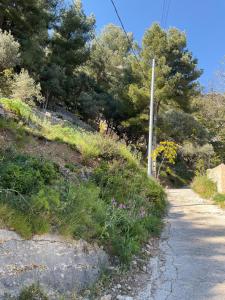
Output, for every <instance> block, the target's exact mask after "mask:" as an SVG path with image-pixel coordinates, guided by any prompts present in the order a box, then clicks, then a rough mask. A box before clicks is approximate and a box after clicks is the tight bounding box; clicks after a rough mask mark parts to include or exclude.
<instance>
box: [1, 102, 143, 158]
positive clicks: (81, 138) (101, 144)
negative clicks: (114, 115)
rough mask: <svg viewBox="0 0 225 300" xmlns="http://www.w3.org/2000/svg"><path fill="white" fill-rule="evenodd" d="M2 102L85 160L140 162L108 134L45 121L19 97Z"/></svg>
mask: <svg viewBox="0 0 225 300" xmlns="http://www.w3.org/2000/svg"><path fill="white" fill-rule="evenodd" d="M0 104H2V105H3V107H4V108H5V109H7V110H10V111H12V112H14V113H15V114H16V115H17V116H18V117H20V118H21V119H22V120H25V121H26V122H32V123H33V124H34V125H36V127H38V128H39V129H38V131H33V133H36V134H38V135H39V136H40V135H41V136H43V137H45V138H46V139H48V140H57V141H61V142H64V143H67V144H69V145H71V146H72V147H74V148H75V149H77V150H78V151H79V152H80V153H81V154H82V157H83V160H84V161H85V160H90V159H93V158H97V157H100V158H103V159H105V160H112V159H113V158H120V157H121V158H123V159H125V160H127V161H130V162H131V163H134V164H138V159H137V158H136V157H135V156H134V155H133V154H132V153H131V152H130V151H129V149H128V148H127V147H126V146H125V144H124V143H121V142H116V141H114V140H113V139H111V138H110V137H108V136H102V135H100V134H98V133H92V132H87V131H85V130H81V129H79V128H77V129H75V128H74V127H69V126H62V125H51V124H50V123H48V122H43V121H42V120H41V119H39V118H38V117H37V116H35V111H32V109H31V108H30V107H29V106H28V105H27V104H26V103H24V102H22V101H21V100H18V99H13V100H11V99H7V98H0ZM31 131H32V130H31Z"/></svg>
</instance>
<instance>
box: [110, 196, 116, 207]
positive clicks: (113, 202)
mask: <svg viewBox="0 0 225 300" xmlns="http://www.w3.org/2000/svg"><path fill="white" fill-rule="evenodd" d="M111 204H112V206H114V207H115V206H117V202H116V200H115V198H112V201H111Z"/></svg>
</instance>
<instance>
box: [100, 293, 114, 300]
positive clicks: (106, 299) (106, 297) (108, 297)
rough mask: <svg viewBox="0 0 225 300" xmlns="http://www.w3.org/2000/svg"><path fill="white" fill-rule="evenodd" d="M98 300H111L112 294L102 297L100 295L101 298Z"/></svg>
mask: <svg viewBox="0 0 225 300" xmlns="http://www.w3.org/2000/svg"><path fill="white" fill-rule="evenodd" d="M100 300H112V295H110V294H109V295H105V296H103V297H101V299H100Z"/></svg>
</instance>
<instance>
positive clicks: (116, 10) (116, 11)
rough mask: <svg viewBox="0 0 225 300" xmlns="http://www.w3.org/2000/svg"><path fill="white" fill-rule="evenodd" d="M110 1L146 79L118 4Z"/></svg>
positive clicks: (112, 0)
mask: <svg viewBox="0 0 225 300" xmlns="http://www.w3.org/2000/svg"><path fill="white" fill-rule="evenodd" d="M110 1H111V3H112V5H113V7H114V10H115V13H116V15H117V18H118V19H119V22H120V25H121V27H122V29H123V31H124V33H125V36H126V38H127V40H128V43H129V45H130V48H131V50H132V52H133V54H134V57H135V59H136V61H137V63H138V65H139V67H140V69H141V71H142V73H143V75H144V77H146V75H145V72H144V70H143V68H142V66H141V64H140V62H139V60H138V57H137V55H136V52H135V50H134V48H133V45H132V43H131V41H130V38H129V36H128V34H127V31H126V29H125V26H124V24H123V21H122V19H121V17H120V14H119V11H118V9H117V7H116V4H115V2H114V0H110Z"/></svg>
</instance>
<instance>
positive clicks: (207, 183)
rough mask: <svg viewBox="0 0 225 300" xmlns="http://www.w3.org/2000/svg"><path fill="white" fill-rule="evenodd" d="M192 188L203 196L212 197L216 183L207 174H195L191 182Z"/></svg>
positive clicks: (215, 189)
mask: <svg viewBox="0 0 225 300" xmlns="http://www.w3.org/2000/svg"><path fill="white" fill-rule="evenodd" d="M191 186H192V189H193V190H194V191H195V192H196V193H198V194H199V195H200V196H202V197H203V198H206V199H209V198H212V197H213V195H214V194H215V193H216V191H217V188H216V184H215V183H214V182H213V181H212V180H210V179H209V178H208V177H207V176H196V177H195V178H194V180H193V182H192V185H191Z"/></svg>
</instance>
